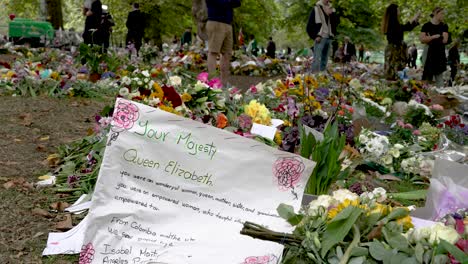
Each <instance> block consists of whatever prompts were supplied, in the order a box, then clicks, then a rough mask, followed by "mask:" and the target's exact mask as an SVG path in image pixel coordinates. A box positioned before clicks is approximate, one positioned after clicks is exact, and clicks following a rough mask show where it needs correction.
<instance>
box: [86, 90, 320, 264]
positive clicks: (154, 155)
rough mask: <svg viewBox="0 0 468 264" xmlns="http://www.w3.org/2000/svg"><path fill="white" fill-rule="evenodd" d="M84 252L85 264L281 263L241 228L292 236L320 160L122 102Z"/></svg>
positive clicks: (275, 250)
mask: <svg viewBox="0 0 468 264" xmlns="http://www.w3.org/2000/svg"><path fill="white" fill-rule="evenodd" d="M113 118H114V120H113V126H112V131H111V133H110V134H109V142H108V146H107V148H106V151H105V154H104V159H103V162H102V166H101V170H100V174H99V177H98V181H97V184H96V187H95V191H94V196H93V200H92V205H91V208H90V212H89V215H88V217H89V218H90V219H89V226H88V229H87V230H86V234H85V240H84V244H83V248H82V251H81V253H80V264H84V263H86V264H88V263H131V264H136V263H145V264H147V263H170V264H177V263H184V264H187V263H189V264H210V263H227V264H231V263H233V264H241V263H249V264H250V263H277V261H278V260H279V258H280V256H281V253H282V249H283V247H282V246H281V245H279V244H277V243H273V242H267V241H262V240H258V239H253V238H251V237H248V236H244V235H241V234H240V233H239V232H240V230H241V229H242V227H243V222H245V221H252V222H255V223H261V224H263V225H265V226H267V227H269V228H271V229H273V230H277V231H282V232H291V231H292V229H291V227H290V226H289V224H287V223H286V221H285V220H283V219H281V218H280V217H279V216H278V214H277V212H276V208H277V207H278V205H279V204H280V203H287V204H290V205H292V206H293V207H294V208H295V210H298V209H299V208H300V202H301V199H302V193H303V190H304V187H305V184H306V182H307V178H308V176H309V175H310V174H311V172H312V170H313V167H314V165H315V163H314V162H312V161H310V160H306V159H303V158H301V157H299V156H296V155H293V154H290V153H285V152H281V151H278V150H276V149H273V148H270V147H268V146H266V145H264V144H262V143H259V142H256V141H254V140H251V139H246V138H243V137H240V136H237V135H235V134H232V133H230V132H227V131H224V130H220V129H217V128H214V127H211V126H207V125H204V124H202V123H198V122H195V121H192V120H188V119H185V118H182V117H179V116H176V115H173V114H170V113H167V112H164V111H162V110H159V109H154V108H151V107H148V106H145V105H142V104H138V103H134V102H131V101H127V100H124V99H118V101H117V102H116V107H115V112H114V115H113Z"/></svg>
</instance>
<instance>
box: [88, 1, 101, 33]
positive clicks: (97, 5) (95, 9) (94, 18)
mask: <svg viewBox="0 0 468 264" xmlns="http://www.w3.org/2000/svg"><path fill="white" fill-rule="evenodd" d="M91 12H92V13H93V14H92V15H90V16H87V17H86V20H85V32H86V31H89V30H90V29H98V28H99V27H100V25H101V16H102V3H101V1H100V0H96V1H94V2H93V3H92V4H91Z"/></svg>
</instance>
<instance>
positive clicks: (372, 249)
mask: <svg viewBox="0 0 468 264" xmlns="http://www.w3.org/2000/svg"><path fill="white" fill-rule="evenodd" d="M369 254H370V255H371V256H372V257H373V258H374V259H376V260H380V261H383V260H384V259H385V258H386V257H388V256H389V255H391V254H392V252H391V251H389V250H387V249H385V247H384V246H383V245H382V243H380V242H378V241H374V242H370V243H369Z"/></svg>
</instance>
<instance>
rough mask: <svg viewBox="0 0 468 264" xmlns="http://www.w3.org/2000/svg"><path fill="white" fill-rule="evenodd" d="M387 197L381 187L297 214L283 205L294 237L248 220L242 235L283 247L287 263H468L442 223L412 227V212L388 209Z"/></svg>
mask: <svg viewBox="0 0 468 264" xmlns="http://www.w3.org/2000/svg"><path fill="white" fill-rule="evenodd" d="M385 199H386V193H385V190H383V189H381V188H379V189H375V190H374V191H373V192H371V193H363V194H362V195H361V196H357V195H356V194H354V193H352V192H350V191H348V190H337V191H335V192H333V195H321V196H319V197H318V198H317V199H316V200H314V201H312V202H311V203H310V204H309V206H308V207H307V208H305V209H303V210H302V211H301V212H300V213H297V214H296V213H295V212H294V211H293V208H292V207H291V206H288V205H284V204H282V205H280V206H279V207H278V214H279V215H280V216H281V217H283V218H284V219H285V220H287V221H288V222H289V223H290V224H291V225H292V226H295V230H294V232H293V233H292V234H284V233H277V232H274V231H271V230H268V229H266V228H264V227H262V226H261V225H257V224H254V223H250V222H246V223H245V224H244V228H243V229H242V231H241V234H244V235H249V236H251V237H254V238H258V239H263V240H268V241H274V242H277V243H281V244H284V245H285V251H284V254H283V260H282V263H284V264H289V263H291V264H292V263H294V264H302V263H304V264H305V263H331V264H345V263H415V264H417V263H447V262H449V261H450V259H452V258H453V260H456V261H459V263H461V262H463V261H464V260H466V257H467V255H466V253H464V252H462V251H461V250H459V249H458V248H456V247H455V246H454V245H453V244H454V243H456V242H458V241H459V239H460V235H459V234H458V233H457V231H456V230H455V229H453V228H452V227H450V226H443V225H437V226H434V227H431V228H428V229H427V230H426V229H424V230H422V231H421V230H418V229H413V224H412V219H411V217H410V216H409V212H410V211H409V209H408V208H406V207H392V206H390V205H386V204H384V203H382V202H383V201H385ZM423 234H424V235H423ZM426 234H427V235H426ZM431 238H432V239H431ZM452 263H456V262H452Z"/></svg>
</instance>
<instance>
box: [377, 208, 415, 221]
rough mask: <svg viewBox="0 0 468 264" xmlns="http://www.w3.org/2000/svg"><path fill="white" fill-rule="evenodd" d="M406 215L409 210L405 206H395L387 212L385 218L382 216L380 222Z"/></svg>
mask: <svg viewBox="0 0 468 264" xmlns="http://www.w3.org/2000/svg"><path fill="white" fill-rule="evenodd" d="M407 215H409V210H408V209H407V208H397V209H395V210H393V211H392V212H391V213H389V214H388V215H387V216H386V217H385V218H383V219H382V223H384V224H386V223H388V222H389V221H392V220H395V219H399V218H403V217H405V216H407Z"/></svg>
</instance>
